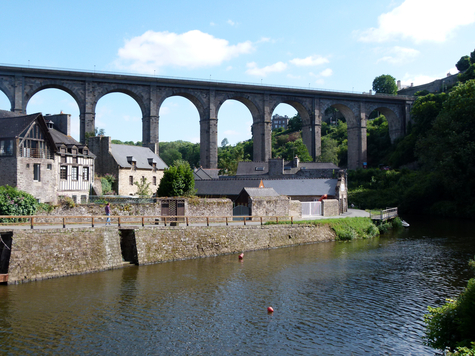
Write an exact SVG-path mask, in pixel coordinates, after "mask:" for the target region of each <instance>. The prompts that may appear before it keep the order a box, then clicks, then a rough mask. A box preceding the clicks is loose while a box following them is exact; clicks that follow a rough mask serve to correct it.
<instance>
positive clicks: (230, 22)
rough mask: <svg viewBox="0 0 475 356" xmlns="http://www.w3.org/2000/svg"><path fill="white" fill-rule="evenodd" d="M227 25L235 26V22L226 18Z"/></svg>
mask: <svg viewBox="0 0 475 356" xmlns="http://www.w3.org/2000/svg"><path fill="white" fill-rule="evenodd" d="M227 23H228V25H231V26H235V25H236V23H235V22H234V21H233V20H228V21H227Z"/></svg>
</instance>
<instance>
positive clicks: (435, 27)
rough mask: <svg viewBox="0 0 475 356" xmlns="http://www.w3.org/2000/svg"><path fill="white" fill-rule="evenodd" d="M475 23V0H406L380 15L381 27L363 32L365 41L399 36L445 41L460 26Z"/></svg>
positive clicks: (361, 34) (417, 39) (362, 35)
mask: <svg viewBox="0 0 475 356" xmlns="http://www.w3.org/2000/svg"><path fill="white" fill-rule="evenodd" d="M473 22H475V1H473V0H451V1H448V0H405V1H404V2H403V3H402V4H401V5H400V6H398V7H396V8H394V9H393V10H392V11H390V12H387V13H385V14H382V15H380V16H379V17H378V28H370V29H367V30H365V31H363V32H361V33H359V40H360V41H363V42H385V41H388V40H391V39H395V38H396V39H397V38H403V39H406V38H409V39H412V40H413V41H415V42H417V43H419V42H423V41H430V42H444V41H446V40H447V38H448V37H449V36H450V35H451V34H452V32H453V31H454V30H455V29H457V28H458V27H460V26H464V25H468V24H471V23H473Z"/></svg>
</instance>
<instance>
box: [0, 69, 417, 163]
mask: <svg viewBox="0 0 475 356" xmlns="http://www.w3.org/2000/svg"><path fill="white" fill-rule="evenodd" d="M49 88H55V89H60V90H63V91H65V92H67V93H69V94H70V95H71V96H72V97H73V98H74V100H75V101H76V103H77V105H78V107H79V113H80V115H79V121H80V141H81V142H83V143H84V142H85V139H86V133H93V132H94V131H95V109H96V105H97V103H98V101H99V99H100V98H102V97H103V96H105V95H107V94H109V93H115V92H119V93H124V94H127V95H129V96H130V97H132V98H133V99H134V100H135V101H136V102H137V104H138V105H139V107H140V110H141V112H142V142H143V145H144V146H147V147H150V148H151V149H152V150H153V151H155V152H157V153H158V143H159V135H158V132H159V111H160V106H161V104H162V103H163V102H164V100H165V99H167V98H168V97H171V96H182V97H185V98H187V99H189V100H190V101H191V102H192V103H193V104H194V105H195V106H196V108H197V110H198V113H199V116H200V150H201V151H200V154H201V165H202V167H203V168H217V164H218V153H217V148H218V142H217V141H218V131H217V126H218V122H217V121H218V120H217V117H218V111H219V108H220V107H221V105H222V104H223V103H224V102H225V101H226V100H237V101H239V102H241V103H243V104H244V105H245V106H246V107H247V108H248V109H249V111H250V113H251V115H252V118H253V125H252V132H253V139H254V146H253V156H254V161H266V160H268V159H269V158H272V157H271V148H272V147H271V116H272V113H273V111H274V109H275V108H276V107H277V105H279V104H281V103H286V104H289V105H291V106H292V107H294V108H295V110H297V112H298V113H299V114H300V117H301V118H302V122H303V129H302V138H303V142H304V143H305V145H306V147H307V149H308V151H309V153H310V155H311V156H312V157H313V159H314V160H316V159H317V158H318V156H319V155H320V152H321V123H322V117H323V113H324V112H325V110H326V109H327V108H329V107H334V108H336V109H338V110H339V111H340V112H341V113H342V114H343V115H344V117H345V119H346V121H347V124H348V168H349V169H356V168H358V167H362V166H363V164H364V163H365V162H366V160H367V151H366V121H367V118H368V116H369V114H370V113H371V112H372V111H374V110H378V111H380V112H381V113H383V114H384V115H385V116H386V118H387V120H388V123H389V130H390V136H391V140H392V141H394V139H396V138H397V137H400V136H403V135H404V134H405V131H406V126H407V123H408V122H409V121H410V115H409V112H410V108H411V105H412V103H413V98H412V97H406V96H386V95H371V94H365V93H363V94H355V93H343V92H331V91H318V90H312V89H310V88H309V89H301V88H286V87H275V86H265V85H250V84H239V83H225V82H216V81H204V80H201V81H199V80H187V79H172V78H163V77H155V76H153V77H152V76H134V75H123V74H107V73H95V72H93V73H91V72H79V71H69V70H53V69H42V68H30V67H12V66H0V90H1V91H2V92H3V93H5V95H6V96H7V98H8V99H9V101H10V103H11V109H10V110H11V111H14V112H18V113H22V114H27V112H26V107H27V104H28V101H29V100H30V99H31V98H32V96H33V95H34V94H36V93H38V92H39V91H41V90H44V89H49ZM124 129H127V128H126V127H124Z"/></svg>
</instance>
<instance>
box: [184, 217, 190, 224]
mask: <svg viewBox="0 0 475 356" xmlns="http://www.w3.org/2000/svg"><path fill="white" fill-rule="evenodd" d="M185 219H186V226H190V221H189V220H188V216H187V217H186V218H185Z"/></svg>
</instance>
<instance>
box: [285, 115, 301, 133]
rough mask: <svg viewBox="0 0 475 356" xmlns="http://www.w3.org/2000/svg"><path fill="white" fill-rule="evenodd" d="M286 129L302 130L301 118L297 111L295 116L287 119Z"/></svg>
mask: <svg viewBox="0 0 475 356" xmlns="http://www.w3.org/2000/svg"><path fill="white" fill-rule="evenodd" d="M287 130H288V131H301V130H302V118H301V117H300V115H299V114H298V113H297V114H296V115H295V116H293V117H291V118H290V119H289V122H288V124H287Z"/></svg>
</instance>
